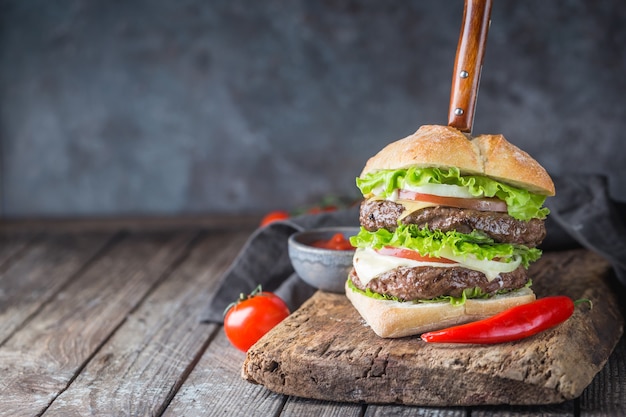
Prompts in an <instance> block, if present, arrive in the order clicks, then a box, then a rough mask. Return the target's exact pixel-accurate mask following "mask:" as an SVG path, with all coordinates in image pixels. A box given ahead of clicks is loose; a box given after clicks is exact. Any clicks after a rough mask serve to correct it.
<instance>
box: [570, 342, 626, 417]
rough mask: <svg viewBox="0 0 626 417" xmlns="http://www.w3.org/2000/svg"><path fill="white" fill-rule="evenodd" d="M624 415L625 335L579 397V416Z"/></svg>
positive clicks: (625, 406)
mask: <svg viewBox="0 0 626 417" xmlns="http://www.w3.org/2000/svg"><path fill="white" fill-rule="evenodd" d="M614 416H626V337H622V339H621V340H620V343H619V344H618V345H617V347H616V348H615V352H613V354H612V355H611V357H610V358H609V361H608V362H607V364H606V366H605V367H604V368H603V369H602V371H600V372H599V373H598V375H596V377H595V378H594V380H593V382H592V383H591V385H590V386H589V387H587V389H586V390H585V391H584V392H583V394H582V396H581V397H580V417H614Z"/></svg>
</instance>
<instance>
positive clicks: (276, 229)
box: [202, 175, 626, 323]
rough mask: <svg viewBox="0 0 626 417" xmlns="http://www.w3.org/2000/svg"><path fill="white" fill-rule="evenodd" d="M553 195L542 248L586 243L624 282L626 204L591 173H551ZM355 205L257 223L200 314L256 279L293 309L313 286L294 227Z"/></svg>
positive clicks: (211, 316) (354, 220)
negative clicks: (294, 256)
mask: <svg viewBox="0 0 626 417" xmlns="http://www.w3.org/2000/svg"><path fill="white" fill-rule="evenodd" d="M554 182H555V185H556V190H557V195H556V196H555V197H551V198H548V199H547V201H546V205H547V207H548V208H549V209H550V211H551V214H550V215H549V216H548V220H547V221H546V228H547V233H548V234H547V237H546V240H545V241H544V242H543V244H542V249H543V250H544V251H552V250H564V249H571V248H574V247H581V246H582V247H585V248H588V249H590V250H592V251H595V252H597V253H599V254H601V255H602V256H604V257H605V258H606V259H607V260H608V261H609V262H611V264H612V265H613V267H614V269H615V272H616V276H617V278H618V280H619V281H620V282H621V283H622V284H623V285H626V228H625V226H624V223H623V219H624V218H625V214H626V213H625V210H624V206H622V205H620V204H619V203H617V202H615V201H613V200H611V199H610V198H609V195H608V191H607V190H608V186H607V179H606V178H605V177H603V176H599V175H598V176H594V175H568V176H566V177H563V178H554ZM358 210H359V207H358V206H355V207H352V208H350V209H346V210H338V211H335V212H325V213H320V214H311V215H302V216H299V217H295V218H292V219H289V220H286V221H280V222H275V223H272V224H270V225H269V226H266V227H264V228H260V229H257V230H256V231H255V232H254V233H253V234H252V235H251V236H250V238H249V239H248V241H247V242H246V244H245V245H244V246H243V248H242V249H241V251H240V253H239V254H238V255H237V257H236V258H235V260H234V261H233V263H232V264H231V266H230V268H229V269H228V270H227V271H226V272H225V273H224V275H223V276H222V278H221V282H220V286H219V289H218V291H217V293H216V294H215V296H214V297H213V299H212V300H211V302H210V303H209V307H208V309H207V310H206V312H205V314H204V315H203V317H202V320H203V321H207V322H213V323H222V322H223V313H224V309H225V308H226V307H227V306H228V305H229V304H230V303H231V302H233V301H235V300H237V298H238V297H239V294H240V293H244V294H248V293H250V292H251V291H252V290H254V289H255V288H256V287H257V286H258V285H259V284H261V285H262V287H263V289H264V290H267V291H272V292H275V293H276V294H278V295H279V296H280V297H281V298H282V299H283V300H285V302H286V303H287V305H288V306H289V308H290V310H291V311H294V310H295V309H297V308H298V307H299V306H300V304H302V303H303V302H304V301H305V300H306V299H307V298H309V297H310V296H311V295H313V293H314V292H315V291H316V290H315V288H313V287H311V286H309V285H308V284H306V283H305V282H304V281H302V280H301V279H300V277H299V276H298V275H297V274H296V273H295V272H294V270H293V268H292V266H291V261H290V260H289V254H288V249H287V240H288V238H289V236H290V235H291V234H292V233H295V232H297V231H300V230H307V229H311V228H317V227H324V226H358V224H359V220H358V216H359V214H358Z"/></svg>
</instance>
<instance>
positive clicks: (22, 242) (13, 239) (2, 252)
mask: <svg viewBox="0 0 626 417" xmlns="http://www.w3.org/2000/svg"><path fill="white" fill-rule="evenodd" d="M34 239H35V236H34V235H33V234H24V233H7V234H4V233H3V234H0V273H2V271H4V270H5V269H6V268H7V267H8V263H9V261H10V260H12V259H13V258H14V257H16V256H17V254H19V253H20V252H21V251H22V250H23V249H24V248H26V247H27V246H28V245H29V244H30V243H31V242H32V241H33V240H34Z"/></svg>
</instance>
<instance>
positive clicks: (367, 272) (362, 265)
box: [353, 248, 521, 285]
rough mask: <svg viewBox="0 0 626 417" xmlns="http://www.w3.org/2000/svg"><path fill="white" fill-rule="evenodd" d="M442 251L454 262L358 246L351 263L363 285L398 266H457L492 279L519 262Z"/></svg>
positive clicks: (510, 269)
mask: <svg viewBox="0 0 626 417" xmlns="http://www.w3.org/2000/svg"><path fill="white" fill-rule="evenodd" d="M442 252H444V253H442V254H441V256H442V257H444V258H447V259H450V260H453V261H456V262H455V263H442V262H420V261H415V260H412V259H406V258H400V257H397V256H388V255H381V254H379V253H378V252H376V251H375V250H373V249H370V248H358V249H357V250H356V252H355V253H354V258H353V265H354V270H355V271H356V273H357V275H358V276H359V280H360V281H361V283H362V284H363V285H367V283H368V282H370V281H371V280H372V279H374V278H375V277H376V276H378V275H380V274H382V273H384V272H387V271H390V270H392V269H395V268H398V267H400V266H404V267H409V268H416V267H420V266H431V267H436V268H451V267H455V266H457V267H462V268H467V269H472V270H475V271H479V272H482V273H483V274H485V276H486V277H487V280H489V281H492V280H494V279H495V278H497V277H498V276H499V275H500V274H501V273H506V272H512V271H514V270H516V269H517V268H518V267H519V265H520V263H521V258H520V257H516V258H514V259H513V260H512V261H511V262H498V261H487V260H479V259H476V258H475V257H472V256H463V257H461V256H455V255H454V254H452V253H445V252H446V251H445V250H443V251H442Z"/></svg>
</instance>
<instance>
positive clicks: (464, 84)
mask: <svg viewBox="0 0 626 417" xmlns="http://www.w3.org/2000/svg"><path fill="white" fill-rule="evenodd" d="M491 4H492V0H465V7H464V9H463V23H462V25H461V34H460V35H459V43H458V45H457V49H456V59H455V61H454V72H453V73H452V89H451V91H450V108H449V111H448V125H449V126H452V127H455V128H457V129H458V130H460V131H461V132H466V133H470V134H471V133H472V124H473V123H474V109H475V107H476V97H477V96H478V86H479V84H480V72H481V70H482V65H483V58H484V56H485V47H486V44H487V34H488V32H489V24H490V18H491Z"/></svg>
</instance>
